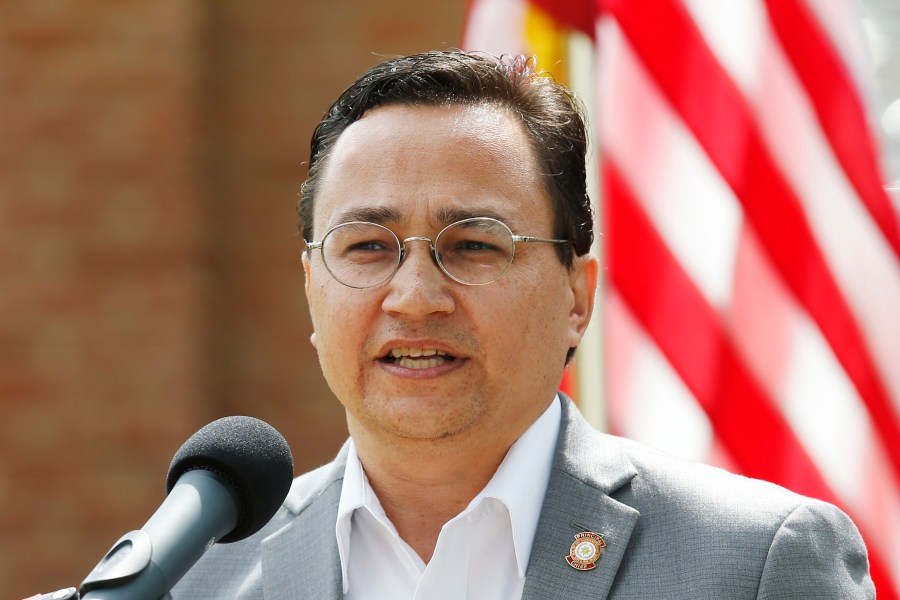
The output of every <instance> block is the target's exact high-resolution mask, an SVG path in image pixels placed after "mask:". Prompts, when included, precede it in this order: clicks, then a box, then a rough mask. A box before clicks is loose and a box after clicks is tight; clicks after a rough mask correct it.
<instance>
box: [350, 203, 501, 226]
mask: <svg viewBox="0 0 900 600" xmlns="http://www.w3.org/2000/svg"><path fill="white" fill-rule="evenodd" d="M475 217H490V218H492V219H497V220H498V221H501V222H503V223H506V224H507V225H510V223H509V219H508V218H507V217H505V216H504V215H501V214H500V213H498V212H496V211H494V210H491V209H489V208H476V209H471V208H457V207H453V208H451V207H442V208H440V209H438V211H437V214H436V215H435V219H436V221H437V223H438V224H439V225H442V226H446V225H449V224H451V223H456V222H457V221H462V220H463V219H472V218H475ZM402 220H403V213H402V212H401V211H400V210H398V209H396V208H390V207H386V206H358V207H355V208H351V209H348V210H345V211H343V212H341V213H338V214H337V215H336V216H335V219H334V223H335V224H339V223H347V222H350V221H367V222H369V223H377V224H378V225H388V224H391V223H399V222H400V221H402Z"/></svg>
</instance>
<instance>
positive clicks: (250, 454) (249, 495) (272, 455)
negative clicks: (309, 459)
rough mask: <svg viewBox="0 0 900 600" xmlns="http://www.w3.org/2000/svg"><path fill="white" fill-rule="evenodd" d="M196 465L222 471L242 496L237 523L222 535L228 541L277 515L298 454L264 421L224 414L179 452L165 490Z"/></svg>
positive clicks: (196, 466) (239, 537)
mask: <svg viewBox="0 0 900 600" xmlns="http://www.w3.org/2000/svg"><path fill="white" fill-rule="evenodd" d="M192 469H206V470H209V471H213V472H215V473H218V474H219V475H220V476H222V477H223V478H224V479H226V480H227V481H228V482H229V483H230V484H231V485H232V486H233V488H234V491H235V493H236V495H237V496H238V498H239V499H240V503H241V506H240V508H239V511H240V515H239V516H238V523H237V525H236V526H235V528H234V529H233V530H232V531H231V532H230V533H228V534H227V535H225V536H224V537H222V539H221V540H219V542H221V543H226V544H227V543H229V542H236V541H238V540H242V539H244V538H246V537H248V536H251V535H253V534H254V533H256V532H257V531H259V530H260V529H262V527H263V526H264V525H265V524H266V523H268V522H269V520H270V519H271V518H272V517H273V516H274V515H275V512H276V511H277V510H278V507H279V506H281V504H282V502H284V498H285V496H287V493H288V490H290V487H291V481H292V480H293V477H294V458H293V456H291V449H290V448H289V447H288V444H287V442H286V441H285V439H284V438H283V437H282V436H281V434H280V433H278V431H277V430H276V429H275V428H274V427H272V426H271V425H269V424H268V423H266V422H265V421H260V420H259V419H255V418H253V417H224V418H222V419H218V420H216V421H213V422H212V423H210V424H209V425H207V426H205V427H203V428H202V429H200V430H199V431H198V432H197V433H195V434H194V435H192V436H191V437H190V438H188V440H187V441H186V442H185V443H184V444H183V445H182V446H181V448H179V450H178V452H176V453H175V457H174V458H173V459H172V464H171V465H170V466H169V473H168V475H167V476H166V492H167V493H168V492H171V491H172V488H173V487H175V484H176V483H177V482H178V478H179V477H181V476H182V475H183V474H184V473H185V472H186V471H190V470H192Z"/></svg>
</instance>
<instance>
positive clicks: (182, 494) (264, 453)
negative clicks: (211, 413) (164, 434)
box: [79, 417, 294, 600]
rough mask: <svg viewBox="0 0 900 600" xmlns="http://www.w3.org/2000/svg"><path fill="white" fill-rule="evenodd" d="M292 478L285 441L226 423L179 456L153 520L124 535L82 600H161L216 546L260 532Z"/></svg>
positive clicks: (266, 428)
mask: <svg viewBox="0 0 900 600" xmlns="http://www.w3.org/2000/svg"><path fill="white" fill-rule="evenodd" d="M293 476H294V459H293V457H292V456H291V450H290V448H288V445H287V442H286V441H285V440H284V438H283V437H282V436H281V434H280V433H278V431H276V430H275V428H273V427H272V426H271V425H269V424H268V423H265V422H264V421H260V420H259V419H254V418H253V417H225V418H222V419H219V420H217V421H213V422H212V423H210V424H209V425H206V426H205V427H203V428H202V429H200V430H199V431H198V432H197V433H195V434H194V435H192V436H191V437H190V438H188V440H187V441H186V442H185V443H184V445H182V446H181V448H180V449H179V450H178V452H176V453H175V456H174V458H173V459H172V464H171V465H170V466H169V473H168V475H167V476H166V491H167V493H168V496H167V497H166V499H165V501H163V503H162V505H160V507H159V508H158V509H157V511H156V512H155V513H153V516H151V517H150V520H149V521H147V523H146V524H145V525H144V526H143V527H142V528H141V529H138V530H135V531H131V532H129V533H126V534H125V535H124V536H122V537H121V538H120V539H119V540H118V541H117V542H116V543H115V544H113V547H112V548H111V549H110V550H109V552H107V553H106V555H105V556H104V557H103V559H102V560H101V561H100V562H99V563H98V564H97V566H96V567H94V570H93V571H91V572H90V574H88V576H87V578H86V579H85V580H84V581H83V582H82V584H81V588H80V590H79V591H80V594H81V598H82V600H88V599H93V600H100V599H102V600H126V599H127V600H158V599H159V598H161V597H163V596H164V595H166V594H167V593H168V591H169V590H170V589H172V587H173V586H174V585H175V584H176V583H178V581H179V580H180V579H181V578H182V577H183V576H184V574H185V573H187V571H188V570H189V569H190V568H191V567H192V566H193V565H194V563H195V562H197V561H198V560H199V559H200V557H201V556H202V555H203V553H204V552H206V551H207V550H208V549H209V548H210V547H211V546H212V545H213V544H215V543H216V542H221V543H226V544H227V543H230V542H236V541H239V540H242V539H244V538H246V537H249V536H251V535H253V534H254V533H256V532H257V531H259V530H260V529H262V527H263V526H264V525H265V524H266V523H268V522H269V520H270V519H271V518H272V517H273V516H274V515H275V512H276V511H277V510H278V507H279V506H281V504H282V502H284V498H285V497H286V496H287V493H288V490H289V489H290V487H291V481H292V479H293Z"/></svg>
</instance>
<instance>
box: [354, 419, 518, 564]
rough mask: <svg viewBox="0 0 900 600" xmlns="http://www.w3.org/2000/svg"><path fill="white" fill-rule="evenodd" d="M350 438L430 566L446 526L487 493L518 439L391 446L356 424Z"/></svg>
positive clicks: (403, 533)
mask: <svg viewBox="0 0 900 600" xmlns="http://www.w3.org/2000/svg"><path fill="white" fill-rule="evenodd" d="M348 424H349V425H350V433H351V435H352V436H353V441H354V444H355V445H356V451H357V454H358V455H359V460H360V462H361V463H362V466H363V469H364V470H365V472H366V477H367V478H368V480H369V483H370V484H371V486H372V488H373V490H374V491H375V493H376V495H377V496H378V499H379V501H380V502H381V505H382V507H383V508H384V512H385V514H386V515H387V517H388V518H389V519H390V520H391V522H392V523H393V524H394V527H396V528H397V532H398V533H399V535H400V537H401V538H403V540H404V541H406V543H407V544H409V545H410V546H411V547H412V548H413V549H414V550H415V551H416V553H417V554H418V555H419V556H420V557H421V558H422V560H423V561H425V562H426V563H427V562H429V561H430V560H431V556H432V554H433V553H434V548H435V546H436V545H437V538H438V535H439V534H440V531H441V528H442V527H443V526H444V524H445V523H446V522H447V521H449V520H450V519H452V518H453V517H455V516H456V515H458V514H459V513H461V512H462V511H463V510H465V508H466V507H467V506H468V505H469V503H470V502H471V501H472V499H473V498H474V497H475V496H476V495H478V493H479V492H480V491H481V490H483V489H484V487H485V486H486V485H487V484H488V482H489V481H490V480H491V477H493V475H494V473H495V472H496V470H497V468H498V467H499V466H500V463H501V462H503V459H504V457H505V456H506V453H507V452H508V451H509V448H510V446H512V444H513V443H514V442H515V440H516V439H517V438H518V435H521V432H519V434H518V435H516V436H515V437H514V438H512V439H508V440H506V439H494V440H491V441H490V442H489V443H481V444H477V443H474V442H472V441H471V440H465V441H464V440H458V439H447V438H442V439H438V440H419V439H408V438H404V439H391V440H390V441H389V442H386V441H385V440H384V439H381V438H380V437H378V436H377V435H372V434H371V433H370V432H368V431H367V430H366V429H365V428H364V427H360V426H358V425H359V424H358V423H354V420H353V418H352V417H350V416H349V415H348Z"/></svg>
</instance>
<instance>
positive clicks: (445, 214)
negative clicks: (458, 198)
mask: <svg viewBox="0 0 900 600" xmlns="http://www.w3.org/2000/svg"><path fill="white" fill-rule="evenodd" d="M475 217H490V218H492V219H497V220H498V221H502V222H503V223H506V222H507V219H506V218H505V217H504V216H502V215H501V214H500V213H498V212H495V211H493V210H490V209H486V208H478V209H475V210H472V209H470V208H441V209H439V210H438V212H437V221H438V223H440V224H441V225H449V224H450V223H456V222H457V221H462V220H463V219H472V218H475ZM507 224H508V223H507Z"/></svg>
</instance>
